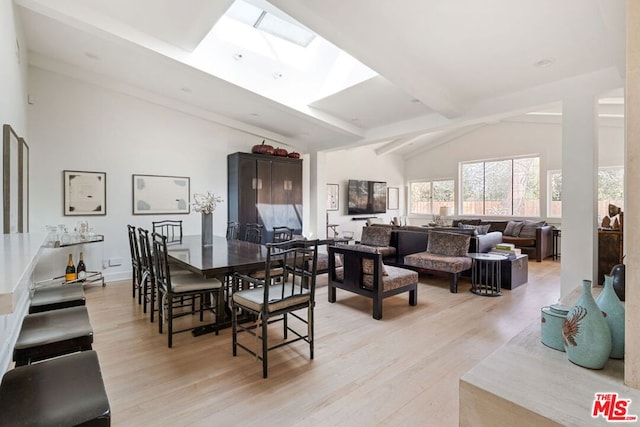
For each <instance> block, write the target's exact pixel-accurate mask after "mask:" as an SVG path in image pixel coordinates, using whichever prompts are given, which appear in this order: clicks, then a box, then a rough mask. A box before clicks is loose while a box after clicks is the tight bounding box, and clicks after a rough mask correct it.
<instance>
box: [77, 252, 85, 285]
mask: <svg viewBox="0 0 640 427" xmlns="http://www.w3.org/2000/svg"><path fill="white" fill-rule="evenodd" d="M76 274H77V275H78V279H80V280H85V279H86V278H87V267H86V266H85V265H84V261H83V260H82V252H80V261H78V266H77V267H76Z"/></svg>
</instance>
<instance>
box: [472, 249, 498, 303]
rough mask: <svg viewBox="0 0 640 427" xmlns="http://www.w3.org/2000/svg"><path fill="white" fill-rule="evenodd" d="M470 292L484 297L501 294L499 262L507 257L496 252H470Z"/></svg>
mask: <svg viewBox="0 0 640 427" xmlns="http://www.w3.org/2000/svg"><path fill="white" fill-rule="evenodd" d="M467 256H468V257H469V258H471V260H472V264H471V292H473V293H474V294H476V295H480V296H484V297H498V296H500V295H502V291H501V290H500V283H501V280H502V279H501V277H502V271H501V264H502V261H504V260H506V259H507V257H506V256H503V255H496V254H485V253H470V254H467Z"/></svg>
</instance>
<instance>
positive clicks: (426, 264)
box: [404, 252, 471, 273]
mask: <svg viewBox="0 0 640 427" xmlns="http://www.w3.org/2000/svg"><path fill="white" fill-rule="evenodd" d="M404 263H405V264H406V265H410V266H413V267H418V268H424V269H426V270H437V271H444V272H447V273H461V272H463V271H465V270H468V269H470V268H471V258H469V257H467V256H447V255H438V254H432V253H429V252H420V253H417V254H411V255H407V256H406V257H404Z"/></svg>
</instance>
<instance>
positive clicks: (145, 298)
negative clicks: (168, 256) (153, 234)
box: [138, 227, 157, 322]
mask: <svg viewBox="0 0 640 427" xmlns="http://www.w3.org/2000/svg"><path fill="white" fill-rule="evenodd" d="M138 236H139V239H140V244H139V246H140V264H141V271H142V278H141V280H142V282H141V287H142V289H141V291H142V303H143V306H142V311H143V313H146V312H147V303H148V304H149V313H150V315H149V317H150V320H151V322H153V320H154V312H155V311H156V308H155V303H156V295H157V291H156V278H155V275H154V274H153V257H152V252H151V241H150V239H149V230H146V229H144V228H142V227H139V228H138Z"/></svg>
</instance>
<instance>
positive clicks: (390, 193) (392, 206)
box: [387, 187, 400, 210]
mask: <svg viewBox="0 0 640 427" xmlns="http://www.w3.org/2000/svg"><path fill="white" fill-rule="evenodd" d="M399 198H400V189H399V188H398V187H388V188H387V209H388V210H398V209H400V202H399Z"/></svg>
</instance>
